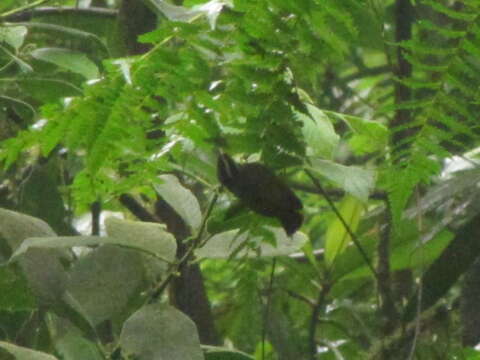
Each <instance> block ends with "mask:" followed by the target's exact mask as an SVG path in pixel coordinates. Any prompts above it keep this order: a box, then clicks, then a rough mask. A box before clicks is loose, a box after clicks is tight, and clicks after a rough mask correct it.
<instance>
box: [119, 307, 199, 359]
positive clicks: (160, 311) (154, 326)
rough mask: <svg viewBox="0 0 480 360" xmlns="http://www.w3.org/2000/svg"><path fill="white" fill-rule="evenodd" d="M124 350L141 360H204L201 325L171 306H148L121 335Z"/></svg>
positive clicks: (126, 324) (125, 326)
mask: <svg viewBox="0 0 480 360" xmlns="http://www.w3.org/2000/svg"><path fill="white" fill-rule="evenodd" d="M120 345H121V347H122V353H125V355H126V356H127V357H129V356H131V357H132V358H133V357H134V358H135V359H138V360H151V359H161V360H203V359H204V357H203V354H202V351H201V348H200V340H199V338H198V333H197V328H196V326H195V324H194V323H193V321H192V320H190V319H189V318H188V317H187V316H186V315H184V314H183V313H182V312H180V311H179V310H177V309H175V308H174V307H172V306H169V305H161V304H152V305H147V306H144V307H143V308H141V309H140V310H138V311H137V312H135V313H134V314H133V315H132V316H131V317H130V318H129V319H128V320H127V321H125V323H124V325H123V329H122V332H121V334H120Z"/></svg>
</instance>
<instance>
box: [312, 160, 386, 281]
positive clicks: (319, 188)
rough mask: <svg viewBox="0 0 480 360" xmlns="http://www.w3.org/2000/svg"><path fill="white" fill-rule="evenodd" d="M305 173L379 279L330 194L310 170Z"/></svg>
mask: <svg viewBox="0 0 480 360" xmlns="http://www.w3.org/2000/svg"><path fill="white" fill-rule="evenodd" d="M305 173H306V174H307V175H308V177H309V178H310V179H311V180H312V182H313V184H314V185H315V186H316V187H317V188H318V190H319V192H320V194H322V195H323V197H325V200H327V202H328V204H329V205H330V207H331V208H332V210H333V212H334V213H335V215H336V216H337V217H338V219H339V220H340V222H341V223H342V224H343V226H344V228H345V230H346V231H347V233H348V235H350V238H351V239H352V242H353V243H354V244H355V246H356V247H357V249H358V251H359V252H360V254H361V255H362V257H363V259H364V260H365V263H366V264H367V265H368V267H369V268H370V271H371V272H372V274H373V275H374V276H375V278H376V279H377V278H378V275H377V272H376V271H375V268H374V267H373V265H372V262H371V261H370V259H369V258H368V255H367V253H366V252H365V250H364V249H363V247H362V246H361V245H360V242H359V241H358V239H357V236H356V235H355V234H354V233H353V231H352V229H350V226H349V225H348V224H347V222H346V221H345V219H344V218H343V216H342V214H340V212H339V211H338V209H337V207H336V206H335V204H334V203H333V201H332V200H331V199H330V197H329V196H328V194H327V193H326V192H325V190H324V189H323V187H322V185H321V184H320V182H319V181H318V179H317V178H316V177H315V176H313V174H312V173H311V171H310V170H308V169H305Z"/></svg>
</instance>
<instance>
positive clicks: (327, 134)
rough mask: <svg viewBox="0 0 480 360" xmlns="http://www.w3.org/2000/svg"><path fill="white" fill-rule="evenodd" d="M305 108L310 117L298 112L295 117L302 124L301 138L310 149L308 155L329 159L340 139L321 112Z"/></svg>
mask: <svg viewBox="0 0 480 360" xmlns="http://www.w3.org/2000/svg"><path fill="white" fill-rule="evenodd" d="M307 108H308V111H309V113H310V115H311V117H310V116H307V115H305V114H302V113H299V112H297V113H296V116H297V118H298V119H299V120H300V121H302V122H303V127H302V133H303V137H304V138H305V141H306V143H307V145H308V146H309V147H310V149H309V150H310V151H309V153H308V155H310V156H319V157H323V158H328V159H331V158H332V155H333V151H334V150H335V149H336V147H337V146H338V142H339V139H340V138H339V136H338V135H337V134H336V133H335V129H334V128H333V125H332V122H331V121H330V119H329V118H328V116H327V115H326V114H325V113H324V112H323V111H322V110H320V109H319V108H317V107H315V106H313V105H310V104H307Z"/></svg>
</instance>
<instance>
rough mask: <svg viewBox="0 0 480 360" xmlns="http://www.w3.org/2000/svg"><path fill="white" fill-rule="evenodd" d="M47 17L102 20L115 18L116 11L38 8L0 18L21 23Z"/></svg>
mask: <svg viewBox="0 0 480 360" xmlns="http://www.w3.org/2000/svg"><path fill="white" fill-rule="evenodd" d="M48 15H54V16H56V15H62V16H63V15H86V16H97V17H103V18H115V17H116V16H117V15H118V11H117V10H113V9H105V8H100V7H90V8H77V7H70V6H62V7H39V8H36V9H25V10H21V11H18V12H14V13H11V14H7V15H4V16H2V17H0V20H2V21H10V22H23V21H30V20H32V19H33V18H34V17H36V16H48Z"/></svg>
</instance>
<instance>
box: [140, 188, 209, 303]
mask: <svg viewBox="0 0 480 360" xmlns="http://www.w3.org/2000/svg"><path fill="white" fill-rule="evenodd" d="M217 199H218V192H215V194H214V195H213V197H212V200H210V203H209V204H208V208H207V211H206V213H205V216H204V217H203V220H202V224H201V226H200V230H199V231H198V233H197V235H196V236H195V238H193V240H192V244H191V245H190V247H189V248H188V249H187V251H186V252H185V254H184V255H183V257H182V258H181V259H180V260H179V261H178V262H177V263H176V264H173V265H172V266H171V267H170V269H169V271H168V274H167V276H166V277H165V279H164V280H163V281H162V282H161V283H160V284H159V285H158V286H156V287H155V288H154V289H153V290H152V292H151V295H150V296H149V297H148V303H152V302H153V301H155V300H156V299H158V297H159V296H160V295H161V294H162V293H163V291H164V290H165V288H166V287H167V286H168V284H169V283H170V281H172V279H173V277H174V276H175V275H176V274H177V272H178V270H179V269H180V268H181V267H182V266H183V265H184V264H186V263H187V262H188V261H189V260H190V258H191V257H192V255H193V252H194V251H195V250H196V249H197V248H199V247H201V246H203V245H204V244H205V242H201V239H202V237H203V233H204V232H205V229H206V227H207V220H208V218H209V217H210V214H211V213H212V210H213V207H214V206H215V204H216V202H217Z"/></svg>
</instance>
